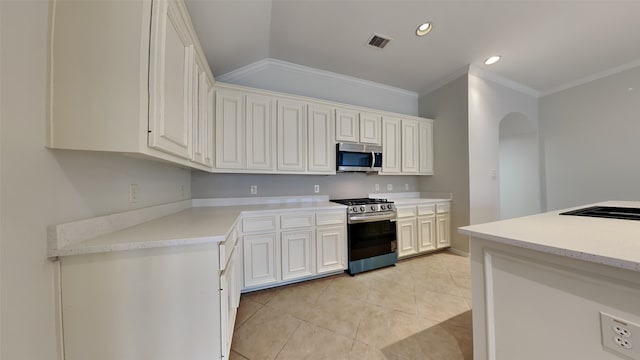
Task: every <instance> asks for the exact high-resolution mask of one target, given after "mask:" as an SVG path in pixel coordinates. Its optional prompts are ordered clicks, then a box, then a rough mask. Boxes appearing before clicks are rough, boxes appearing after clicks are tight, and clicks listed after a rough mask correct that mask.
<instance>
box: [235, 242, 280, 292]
mask: <svg viewBox="0 0 640 360" xmlns="http://www.w3.org/2000/svg"><path fill="white" fill-rule="evenodd" d="M276 246H277V243H276V233H270V234H257V235H245V236H244V238H243V247H244V286H245V287H251V286H257V285H266V284H271V283H275V282H277V281H278V279H279V275H278V274H279V268H278V264H279V258H278V259H276V254H278V249H277V248H276Z"/></svg>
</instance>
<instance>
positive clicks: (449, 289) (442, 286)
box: [415, 277, 471, 298]
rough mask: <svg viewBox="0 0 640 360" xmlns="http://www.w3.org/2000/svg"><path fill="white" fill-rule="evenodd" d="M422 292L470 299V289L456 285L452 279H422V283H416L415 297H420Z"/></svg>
mask: <svg viewBox="0 0 640 360" xmlns="http://www.w3.org/2000/svg"><path fill="white" fill-rule="evenodd" d="M424 291H430V292H435V293H440V294H447V295H452V296H458V297H464V298H470V297H471V289H470V288H464V287H460V286H458V285H456V283H455V281H454V280H453V278H451V277H448V278H439V277H432V278H428V279H424V280H423V281H416V284H415V293H416V296H422V294H423V292H424Z"/></svg>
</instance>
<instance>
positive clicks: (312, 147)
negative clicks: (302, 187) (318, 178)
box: [307, 104, 336, 174]
mask: <svg viewBox="0 0 640 360" xmlns="http://www.w3.org/2000/svg"><path fill="white" fill-rule="evenodd" d="M308 113H309V118H308V119H309V120H308V123H307V126H308V138H307V144H308V145H309V146H308V154H309V155H308V167H307V170H309V172H319V173H327V174H335V173H336V146H335V140H334V133H335V130H334V123H335V121H334V118H333V114H334V110H333V108H331V107H328V106H322V105H316V104H309V105H308Z"/></svg>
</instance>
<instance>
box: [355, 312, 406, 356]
mask: <svg viewBox="0 0 640 360" xmlns="http://www.w3.org/2000/svg"><path fill="white" fill-rule="evenodd" d="M417 331H418V325H417V321H416V316H415V315H409V314H406V313H403V312H400V311H396V310H390V309H386V308H382V307H379V306H376V305H369V304H367V305H366V306H365V310H364V313H363V314H362V320H361V321H360V326H358V333H357V335H356V340H357V341H361V342H363V343H365V344H368V345H371V346H374V347H376V348H378V349H381V348H383V347H385V346H388V345H390V344H393V343H395V342H397V341H399V340H401V339H404V338H405V337H407V336H410V335H411V334H414V333H415V332H417Z"/></svg>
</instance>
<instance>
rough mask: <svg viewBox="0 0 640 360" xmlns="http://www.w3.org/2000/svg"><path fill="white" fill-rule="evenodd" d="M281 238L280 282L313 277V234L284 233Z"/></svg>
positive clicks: (307, 231)
mask: <svg viewBox="0 0 640 360" xmlns="http://www.w3.org/2000/svg"><path fill="white" fill-rule="evenodd" d="M281 238H282V247H281V248H282V280H285V281H286V280H292V279H297V278H301V277H305V276H311V275H313V269H314V266H313V259H314V256H313V255H314V251H313V247H312V246H311V245H312V244H313V232H312V231H311V230H304V231H285V232H282V234H281Z"/></svg>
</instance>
